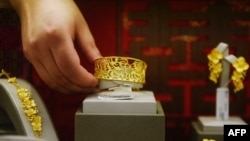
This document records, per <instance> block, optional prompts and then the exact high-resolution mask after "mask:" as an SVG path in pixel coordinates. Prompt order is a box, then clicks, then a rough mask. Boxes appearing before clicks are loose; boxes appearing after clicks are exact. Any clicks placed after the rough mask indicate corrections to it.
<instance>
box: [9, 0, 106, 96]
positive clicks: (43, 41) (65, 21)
mask: <svg viewBox="0 0 250 141" xmlns="http://www.w3.org/2000/svg"><path fill="white" fill-rule="evenodd" d="M10 2H11V3H12V5H13V7H14V8H15V9H16V11H17V13H18V14H19V16H20V20H21V29H22V42H23V51H24V54H25V56H26V58H27V59H28V60H29V61H30V62H31V63H32V65H33V66H34V68H35V69H36V71H37V72H38V74H39V76H40V77H41V79H42V80H43V81H44V82H45V83H46V84H47V85H48V86H49V87H51V88H52V89H54V90H57V91H60V92H63V93H75V92H77V93H78V92H80V93H81V92H93V91H95V89H96V85H97V84H98V80H97V79H96V78H95V77H94V76H93V75H92V74H91V73H89V72H88V71H87V70H86V69H85V68H84V67H83V66H82V65H81V60H80V57H79V53H78V52H77V50H79V51H81V52H82V53H83V54H84V56H85V58H86V60H88V61H90V62H93V61H94V60H96V59H98V58H100V57H101V54H100V52H99V50H98V48H97V47H96V45H95V41H94V39H93V36H92V34H91V32H90V30H89V27H88V25H87V23H86V21H85V19H84V17H83V15H82V13H81V12H80V10H79V9H78V7H77V6H76V4H75V3H74V1H73V0H10Z"/></svg>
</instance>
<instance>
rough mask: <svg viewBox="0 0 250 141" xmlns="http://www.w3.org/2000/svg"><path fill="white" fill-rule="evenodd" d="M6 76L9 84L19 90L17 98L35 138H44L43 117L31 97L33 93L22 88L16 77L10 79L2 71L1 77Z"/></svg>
mask: <svg viewBox="0 0 250 141" xmlns="http://www.w3.org/2000/svg"><path fill="white" fill-rule="evenodd" d="M2 75H4V76H5V77H6V78H7V79H8V82H9V83H11V84H12V85H14V86H15V87H16V89H17V96H18V98H19V100H20V102H21V104H22V105H21V106H22V108H23V111H24V113H25V115H26V116H27V120H28V121H29V123H30V125H31V127H32V130H33V132H34V135H35V137H37V138H42V117H41V116H40V115H39V111H38V108H37V104H36V102H35V100H34V99H32V97H31V93H30V92H29V90H28V89H26V88H23V87H21V86H20V85H19V84H18V83H17V81H16V77H10V76H9V74H8V73H7V72H5V71H4V70H2V71H1V73H0V76H2Z"/></svg>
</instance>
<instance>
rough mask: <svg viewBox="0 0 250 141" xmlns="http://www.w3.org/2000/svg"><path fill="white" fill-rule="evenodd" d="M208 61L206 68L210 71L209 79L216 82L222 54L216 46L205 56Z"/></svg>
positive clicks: (220, 67) (220, 69) (219, 71)
mask: <svg viewBox="0 0 250 141" xmlns="http://www.w3.org/2000/svg"><path fill="white" fill-rule="evenodd" d="M207 58H208V60H209V62H208V68H209V71H210V75H209V79H210V80H211V81H213V82H214V83H217V82H218V81H217V80H218V78H219V77H220V74H221V72H222V64H221V62H220V61H221V59H222V58H223V54H222V53H221V52H219V51H218V50H217V49H216V48H214V49H213V50H212V51H211V53H210V54H208V56H207Z"/></svg>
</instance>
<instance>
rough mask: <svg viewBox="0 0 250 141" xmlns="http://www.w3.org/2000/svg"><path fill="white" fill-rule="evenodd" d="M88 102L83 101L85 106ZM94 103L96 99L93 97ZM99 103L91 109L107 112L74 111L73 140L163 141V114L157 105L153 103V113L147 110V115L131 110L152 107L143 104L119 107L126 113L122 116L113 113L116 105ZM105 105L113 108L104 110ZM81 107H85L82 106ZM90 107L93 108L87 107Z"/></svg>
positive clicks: (121, 114) (157, 103)
mask: <svg viewBox="0 0 250 141" xmlns="http://www.w3.org/2000/svg"><path fill="white" fill-rule="evenodd" d="M90 99H92V98H90ZM90 99H89V98H87V100H86V101H87V103H88V102H90ZM135 99H136V98H135ZM95 100H97V99H96V97H95ZM86 101H85V102H86ZM129 101H130V100H127V102H125V103H130V102H129ZM96 102H97V101H95V102H94V103H96ZM99 102H101V103H102V104H96V106H97V107H96V108H95V109H97V108H98V107H99V108H101V109H104V110H105V111H106V112H107V113H104V112H102V111H101V112H99V113H93V111H92V112H82V111H86V110H83V109H81V108H80V109H79V110H78V111H77V112H76V114H75V141H165V114H164V111H163V109H162V106H161V104H160V102H156V107H155V108H156V109H154V111H156V112H155V113H151V112H152V111H151V110H149V111H150V113H149V111H148V110H145V108H142V109H141V111H144V113H142V112H139V114H137V113H135V111H134V110H132V109H134V108H135V107H134V106H138V107H137V110H136V111H138V110H139V107H141V106H139V105H140V104H142V105H144V106H146V107H150V108H152V107H151V106H150V105H147V103H143V102H140V103H139V104H138V103H132V105H133V106H129V104H126V105H123V106H124V107H125V108H126V109H127V110H126V111H125V112H124V113H122V112H118V113H117V111H114V109H115V108H116V107H115V106H117V108H118V109H120V110H121V109H123V108H121V106H118V105H119V103H112V102H111V104H110V105H109V103H104V101H100V100H99ZM120 102H121V103H120V104H124V102H123V103H122V101H120ZM90 103H91V102H90ZM94 103H92V104H94ZM88 104H89V103H88ZM88 104H87V105H88ZM105 104H108V105H109V106H111V105H113V106H114V107H113V108H107V107H106V108H105ZM130 104H131V103H130ZM84 105H86V103H85V104H84ZM93 106H94V105H92V106H91V107H93ZM103 106H104V108H103ZM109 106H108V107H109ZM83 108H84V107H83ZM89 108H90V107H89ZM89 110H90V109H89ZM128 111H130V112H128ZM110 112H113V113H110ZM132 112H133V113H132ZM145 112H146V113H147V114H146V113H145Z"/></svg>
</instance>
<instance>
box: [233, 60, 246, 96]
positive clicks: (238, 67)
mask: <svg viewBox="0 0 250 141" xmlns="http://www.w3.org/2000/svg"><path fill="white" fill-rule="evenodd" d="M232 64H233V68H234V71H233V75H232V76H231V80H232V82H233V85H234V87H235V88H234V92H238V91H240V90H242V89H243V88H244V84H243V80H244V79H245V76H246V73H247V70H248V68H249V65H248V63H247V62H246V61H245V58H244V57H239V58H238V59H237V60H236V61H234V62H233V63H232Z"/></svg>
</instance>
